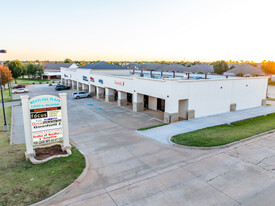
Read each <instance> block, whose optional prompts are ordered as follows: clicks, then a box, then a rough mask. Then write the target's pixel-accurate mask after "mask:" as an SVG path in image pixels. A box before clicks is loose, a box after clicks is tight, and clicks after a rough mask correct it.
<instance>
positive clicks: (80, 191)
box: [13, 85, 275, 206]
mask: <svg viewBox="0 0 275 206" xmlns="http://www.w3.org/2000/svg"><path fill="white" fill-rule="evenodd" d="M29 89H30V93H29V94H28V95H29V96H30V97H32V96H37V95H42V94H52V95H57V93H58V92H56V91H55V90H54V87H49V86H47V85H36V86H33V85H32V86H30V87H29ZM61 92H66V93H68V116H69V130H70V138H71V140H72V141H73V142H74V143H75V145H76V146H77V148H78V149H80V150H81V151H82V152H83V153H85V155H86V157H87V160H88V161H89V168H88V169H89V170H88V173H87V175H86V176H85V178H84V180H83V181H82V182H80V183H79V184H78V185H77V187H75V188H74V189H72V190H69V191H68V192H67V193H65V194H63V195H61V196H58V197H57V198H55V199H53V200H51V201H49V202H47V203H45V204H44V205H96V206H98V205H114V206H115V205H119V206H122V205H142V206H144V205H148V206H149V205H150V206H154V205H156V206H161V205H163V206H167V205H177V206H178V205H196V206H197V205H204V206H205V205H230V206H231V205H274V201H275V195H274V190H275V181H274V175H275V164H274V158H275V136H274V133H270V134H266V135H263V136H261V137H258V138H256V139H253V140H250V141H247V142H244V143H240V144H238V145H236V146H234V147H230V148H227V149H216V150H200V149H189V148H179V147H172V146H170V145H166V144H162V143H160V142H157V141H155V140H152V139H148V138H145V137H143V136H141V135H139V134H138V133H137V132H136V131H135V130H136V129H137V128H140V127H146V126H152V125H155V124H159V123H160V122H159V121H158V120H156V119H155V118H152V117H151V116H150V115H149V114H147V113H146V112H144V113H135V112H132V111H131V110H128V109H127V108H123V107H118V106H116V105H115V104H113V103H105V102H104V101H101V100H97V99H94V98H87V99H80V100H74V99H72V98H71V93H72V91H71V90H69V91H61ZM20 110H21V107H20V106H16V107H15V110H14V114H15V115H14V125H13V126H14V136H15V140H18V141H19V140H21V141H24V136H23V134H24V133H23V131H22V129H23V127H22V117H21V114H20ZM20 118H21V120H20ZM20 130H21V131H20Z"/></svg>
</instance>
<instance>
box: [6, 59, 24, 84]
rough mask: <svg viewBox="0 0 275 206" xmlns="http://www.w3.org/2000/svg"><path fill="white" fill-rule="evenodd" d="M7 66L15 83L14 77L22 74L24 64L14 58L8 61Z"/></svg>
mask: <svg viewBox="0 0 275 206" xmlns="http://www.w3.org/2000/svg"><path fill="white" fill-rule="evenodd" d="M7 66H8V67H9V69H10V70H11V73H12V77H13V78H14V80H15V83H17V81H16V79H17V78H18V77H20V76H21V75H22V73H23V68H24V64H23V63H22V62H20V61H18V60H15V61H10V62H8V63H7Z"/></svg>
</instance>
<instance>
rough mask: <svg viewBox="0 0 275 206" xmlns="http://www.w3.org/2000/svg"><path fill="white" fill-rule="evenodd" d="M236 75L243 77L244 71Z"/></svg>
mask: <svg viewBox="0 0 275 206" xmlns="http://www.w3.org/2000/svg"><path fill="white" fill-rule="evenodd" d="M235 76H236V77H243V76H244V75H243V73H237V74H236V75H235Z"/></svg>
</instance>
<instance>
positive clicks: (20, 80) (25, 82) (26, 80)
mask: <svg viewBox="0 0 275 206" xmlns="http://www.w3.org/2000/svg"><path fill="white" fill-rule="evenodd" d="M16 82H17V83H15V81H14V80H13V81H12V83H11V84H13V85H19V84H20V85H25V86H28V85H30V84H42V83H47V82H50V80H47V79H29V78H18V79H16Z"/></svg>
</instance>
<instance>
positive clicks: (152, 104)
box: [148, 96, 158, 110]
mask: <svg viewBox="0 0 275 206" xmlns="http://www.w3.org/2000/svg"><path fill="white" fill-rule="evenodd" d="M148 102H149V105H148V108H149V109H152V110H157V104H158V99H157V98H156V97H151V96H149V98H148Z"/></svg>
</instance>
